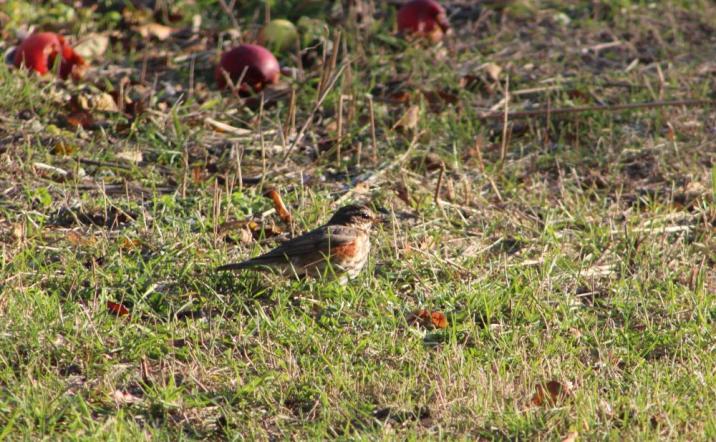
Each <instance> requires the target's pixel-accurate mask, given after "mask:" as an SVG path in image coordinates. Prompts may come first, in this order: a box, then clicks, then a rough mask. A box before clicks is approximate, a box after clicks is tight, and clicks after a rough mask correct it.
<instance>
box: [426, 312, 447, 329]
mask: <svg viewBox="0 0 716 442" xmlns="http://www.w3.org/2000/svg"><path fill="white" fill-rule="evenodd" d="M430 322H431V323H432V324H433V326H435V328H447V327H448V320H447V317H446V316H445V313H443V312H432V313H431V314H430Z"/></svg>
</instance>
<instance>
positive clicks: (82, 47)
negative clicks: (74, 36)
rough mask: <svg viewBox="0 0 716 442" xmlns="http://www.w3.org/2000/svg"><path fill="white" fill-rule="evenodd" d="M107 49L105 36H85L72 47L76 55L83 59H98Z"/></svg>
mask: <svg viewBox="0 0 716 442" xmlns="http://www.w3.org/2000/svg"><path fill="white" fill-rule="evenodd" d="M108 47H109V36H108V35H105V34H97V33H92V34H87V35H86V36H85V37H84V38H82V40H80V42H79V43H77V44H76V45H75V46H74V48H73V49H74V50H75V52H76V53H77V54H79V55H80V56H82V57H84V58H89V59H92V58H99V57H101V56H102V55H103V54H104V53H105V52H106V51H107V48H108Z"/></svg>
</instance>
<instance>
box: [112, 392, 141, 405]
mask: <svg viewBox="0 0 716 442" xmlns="http://www.w3.org/2000/svg"><path fill="white" fill-rule="evenodd" d="M112 399H114V401H115V402H117V403H118V404H136V403H139V402H142V398H140V397H137V396H135V395H133V394H132V393H128V392H126V391H120V390H114V391H113V392H112Z"/></svg>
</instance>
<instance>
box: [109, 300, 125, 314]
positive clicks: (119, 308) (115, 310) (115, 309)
mask: <svg viewBox="0 0 716 442" xmlns="http://www.w3.org/2000/svg"><path fill="white" fill-rule="evenodd" d="M107 310H109V312H110V313H112V314H113V315H115V316H127V315H129V309H128V308H127V307H125V306H123V305H122V304H120V303H118V302H113V301H107Z"/></svg>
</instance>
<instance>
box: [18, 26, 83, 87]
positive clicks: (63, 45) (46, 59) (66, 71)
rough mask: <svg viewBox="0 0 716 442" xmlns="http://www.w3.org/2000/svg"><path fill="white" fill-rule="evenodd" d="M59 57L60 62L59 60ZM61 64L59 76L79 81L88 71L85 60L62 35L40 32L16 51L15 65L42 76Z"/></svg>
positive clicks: (25, 41)
mask: <svg viewBox="0 0 716 442" xmlns="http://www.w3.org/2000/svg"><path fill="white" fill-rule="evenodd" d="M58 57H59V60H58ZM56 63H59V68H60V69H59V76H60V77H61V78H63V79H66V78H67V77H69V76H70V75H71V76H72V78H74V79H79V78H81V77H82V75H83V74H84V72H85V70H86V69H87V63H86V62H85V60H84V59H83V58H82V57H81V56H80V55H78V54H77V53H75V51H74V50H73V49H72V46H70V45H69V44H68V43H67V42H66V41H65V38H64V37H63V36H61V35H58V34H55V33H54V32H38V33H35V34H32V35H30V36H29V37H27V38H26V39H25V40H23V41H22V43H20V46H18V47H17V48H16V49H15V52H14V59H13V64H14V65H15V66H16V67H21V66H24V67H25V68H27V69H30V70H33V71H35V72H37V73H38V74H40V75H45V74H47V73H48V72H49V71H50V70H51V69H53V68H54V66H55V64H56Z"/></svg>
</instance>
